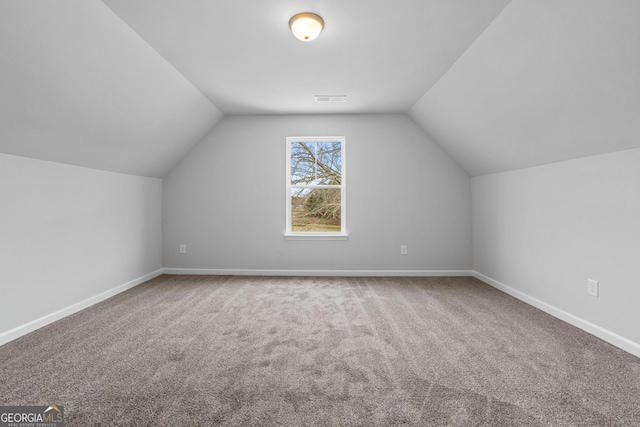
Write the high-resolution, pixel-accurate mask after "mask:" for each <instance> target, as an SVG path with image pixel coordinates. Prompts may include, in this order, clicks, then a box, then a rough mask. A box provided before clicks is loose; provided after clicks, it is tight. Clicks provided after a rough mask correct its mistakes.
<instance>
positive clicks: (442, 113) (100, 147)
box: [0, 0, 640, 177]
mask: <svg viewBox="0 0 640 427" xmlns="http://www.w3.org/2000/svg"><path fill="white" fill-rule="evenodd" d="M302 11H312V12H316V13H319V14H320V15H322V16H323V17H324V19H325V22H326V27H325V30H324V31H323V33H322V34H321V35H320V37H319V38H318V39H317V40H316V41H314V42H311V43H304V42H300V41H298V40H296V39H294V38H293V36H292V35H291V33H290V32H289V29H288V26H287V22H288V20H289V18H290V17H291V16H292V15H294V14H296V13H298V12H302ZM638 17H640V2H639V1H637V0H615V1H609V0H535V1H534V0H513V1H511V2H509V0H397V1H393V2H390V1H387V0H348V1H345V0H303V1H301V0H269V1H263V0H246V1H238V0H213V1H212V0H189V1H184V0H104V2H102V1H100V0H56V1H50V0H29V1H25V0H2V1H0V152H1V153H7V154H15V155H21V156H27V157H34V158H41V159H46V160H52V161H57V162H62V163H71V164H78V165H82V166H87V167H92V168H98V169H106V170H111V171H116V172H123V173H131V174H136V175H144V176H155V177H162V176H164V174H166V173H167V171H169V170H170V169H171V168H172V167H173V165H174V164H175V163H176V162H178V161H179V160H180V159H181V158H182V156H183V155H184V154H185V153H186V152H187V151H188V150H190V149H191V148H192V147H193V146H194V145H195V144H196V143H197V142H198V141H199V140H200V139H201V138H202V136H203V135H204V134H205V133H206V132H208V131H209V130H210V129H211V127H213V126H214V125H215V124H216V123H217V122H218V120H219V119H220V118H221V117H222V115H223V114H318V113H320V114H322V113H331V114H336V113H386V112H408V114H409V115H410V116H411V117H412V118H413V119H414V120H415V121H416V122H417V123H418V124H420V125H421V127H422V128H423V129H424V130H425V132H426V133H428V134H429V135H430V136H431V137H432V138H433V139H434V140H435V141H436V142H437V143H439V144H440V145H441V146H442V147H443V148H444V149H445V150H446V151H447V152H448V153H449V154H450V155H451V156H452V157H453V158H454V159H455V160H456V161H458V162H459V163H460V164H461V165H462V166H463V167H464V168H465V169H466V170H467V171H468V172H469V173H470V174H471V175H474V176H475V175H482V174H487V173H494V172H500V171H506V170H511V169H518V168H523V167H528V166H535V165H539V164H545V163H551V162H557V161H561V160H565V159H571V158H576V157H583V156H588V155H592V154H599V153H605V152H610V151H617V150H624V149H629V148H637V147H640V120H638V118H640V54H639V53H638V52H640V30H639V28H640V25H638ZM314 95H347V101H346V102H344V103H332V104H320V103H315V102H314V99H313V96H314Z"/></svg>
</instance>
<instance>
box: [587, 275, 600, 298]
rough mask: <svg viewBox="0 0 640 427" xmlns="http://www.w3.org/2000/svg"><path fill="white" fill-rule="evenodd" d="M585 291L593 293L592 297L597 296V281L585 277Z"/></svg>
mask: <svg viewBox="0 0 640 427" xmlns="http://www.w3.org/2000/svg"><path fill="white" fill-rule="evenodd" d="M587 293H588V294H589V295H593V296H594V297H597V296H598V281H597V280H591V279H587Z"/></svg>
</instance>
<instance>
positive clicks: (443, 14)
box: [105, 0, 508, 114]
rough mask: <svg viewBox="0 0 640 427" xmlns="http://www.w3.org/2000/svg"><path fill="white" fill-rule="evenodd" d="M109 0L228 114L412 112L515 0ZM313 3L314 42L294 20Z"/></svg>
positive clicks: (110, 5)
mask: <svg viewBox="0 0 640 427" xmlns="http://www.w3.org/2000/svg"><path fill="white" fill-rule="evenodd" d="M105 3H106V4H107V5H109V7H111V8H112V9H113V10H114V11H115V12H116V13H117V14H118V16H120V17H121V18H122V19H123V20H124V21H125V22H126V23H127V24H129V25H130V26H131V28H133V29H134V30H135V31H136V32H137V33H138V34H140V35H141V36H142V38H143V39H145V40H146V41H147V42H148V43H149V44H150V45H151V46H152V47H153V48H154V49H156V50H157V51H158V52H159V53H160V54H161V55H162V56H163V57H164V58H166V59H167V61H169V62H170V63H171V64H172V65H173V66H174V67H176V69H177V70H178V71H180V72H181V73H182V74H183V75H184V76H185V77H186V78H187V79H188V80H189V81H190V82H191V83H193V84H194V85H195V86H196V87H197V88H198V89H199V90H200V91H201V92H202V93H203V94H204V95H205V96H206V97H207V98H209V99H210V100H211V102H213V103H214V104H215V105H216V106H218V108H220V109H221V110H222V111H223V112H224V113H225V114H265V113H267V114H313V113H380V112H406V111H407V110H408V109H409V108H410V107H411V106H412V105H413V104H414V103H415V102H416V101H417V100H418V99H419V98H420V97H421V96H422V95H423V94H424V93H425V92H426V91H427V90H428V89H429V88H430V87H431V86H432V85H433V84H434V83H435V82H436V81H437V80H438V79H439V78H440V77H441V76H442V75H443V74H444V73H445V72H446V71H447V69H449V67H451V65H452V64H453V63H454V62H455V61H456V60H457V59H458V58H459V57H460V55H461V54H462V53H463V52H464V51H465V50H466V49H467V48H468V47H469V45H470V44H471V43H472V42H473V41H474V40H475V39H476V38H477V37H478V35H479V34H480V33H481V32H482V31H484V29H485V28H486V27H487V26H488V25H489V23H490V22H491V21H492V20H493V19H494V18H495V17H496V15H497V14H498V13H499V12H500V11H501V10H502V9H503V8H504V6H505V5H506V4H507V3H508V0H481V1H477V0H394V1H374V0H305V1H299V0H269V1H264V0H253V1H247V0H244V1H238V0H214V1H212V0H189V1H187V2H185V1H184V0H165V1H158V0H133V1H132V0H105ZM305 11H311V12H315V13H318V14H319V15H320V16H322V18H323V19H324V21H325V28H324V30H323V32H322V33H321V34H320V36H319V37H318V38H317V39H316V40H315V41H313V42H301V41H299V40H297V39H296V38H294V37H293V36H292V34H291V31H290V30H289V26H288V23H289V18H291V16H293V15H295V14H296V13H299V12H305ZM314 95H347V102H345V103H339V104H330V105H327V104H322V103H316V102H315V101H314Z"/></svg>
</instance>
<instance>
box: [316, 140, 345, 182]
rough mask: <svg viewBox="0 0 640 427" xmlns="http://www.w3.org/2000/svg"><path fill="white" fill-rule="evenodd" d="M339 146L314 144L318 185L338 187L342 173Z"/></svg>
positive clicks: (335, 143)
mask: <svg viewBox="0 0 640 427" xmlns="http://www.w3.org/2000/svg"><path fill="white" fill-rule="evenodd" d="M340 146H341V144H340V142H337V141H331V142H316V171H317V172H316V174H317V176H316V180H317V183H318V184H319V185H340V183H341V174H342V173H341V172H342V151H341V147H340Z"/></svg>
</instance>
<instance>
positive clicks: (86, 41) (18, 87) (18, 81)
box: [0, 0, 222, 177]
mask: <svg viewBox="0 0 640 427" xmlns="http://www.w3.org/2000/svg"><path fill="white" fill-rule="evenodd" d="M221 116H222V114H221V112H220V111H219V110H218V109H217V108H216V106H215V105H213V104H212V103H211V102H210V101H209V100H208V99H207V98H205V97H204V96H203V95H202V94H201V93H200V92H199V91H198V90H197V89H196V88H195V87H194V86H193V85H192V84H191V83H189V82H188V81H187V80H186V79H185V78H184V77H183V76H182V75H181V74H180V73H178V72H177V71H176V70H175V69H174V68H173V67H172V66H171V65H170V64H169V63H168V62H167V61H166V60H165V59H164V58H162V57H161V56H160V55H158V53H157V52H156V51H154V50H153V49H151V48H150V47H149V45H148V44H147V43H146V42H145V41H144V40H143V39H141V38H140V36H138V35H137V34H136V33H135V32H134V31H133V30H131V28H129V27H128V26H127V25H126V24H125V23H124V22H122V20H121V19H119V18H118V17H117V16H116V15H115V14H114V13H113V12H112V11H111V10H110V9H109V8H108V7H107V6H105V5H104V4H103V3H102V2H100V1H98V0H93V1H91V0H56V1H44V0H28V1H23V0H0V153H5V154H14V155H19V156H25V157H33V158H38V159H44V160H51V161H56V162H61V163H69V164H75V165H80V166H86V167H91V168H96V169H105V170H110V171H115V172H122V173H129V174H135V175H143V176H155V177H160V176H163V175H164V174H165V173H166V172H167V171H168V170H169V169H170V168H171V167H172V166H173V165H174V164H175V163H176V162H177V161H178V160H179V159H180V158H182V157H183V156H184V155H185V154H186V152H187V151H188V150H189V149H191V148H192V147H193V145H194V144H196V143H197V142H198V141H199V140H200V139H201V138H202V137H203V136H204V135H205V134H206V132H208V131H209V129H211V127H212V126H213V125H215V123H216V122H217V121H218V120H219V119H220V117H221Z"/></svg>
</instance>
